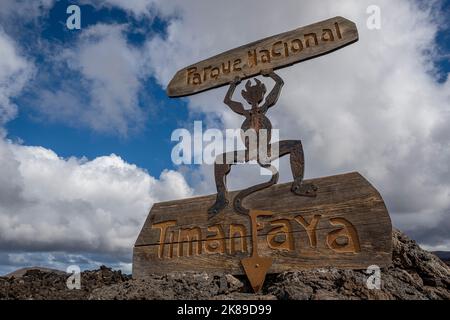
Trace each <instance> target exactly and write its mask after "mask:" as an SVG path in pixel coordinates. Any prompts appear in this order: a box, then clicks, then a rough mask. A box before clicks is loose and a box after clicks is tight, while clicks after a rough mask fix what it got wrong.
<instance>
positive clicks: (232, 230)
mask: <svg viewBox="0 0 450 320" xmlns="http://www.w3.org/2000/svg"><path fill="white" fill-rule="evenodd" d="M307 182H312V183H314V184H315V185H316V186H317V187H318V188H319V190H318V195H317V197H316V198H304V197H299V196H296V195H294V194H293V193H292V192H291V191H290V188H291V184H289V183H288V184H282V185H275V186H273V187H271V188H269V189H266V190H263V191H260V192H258V193H256V194H254V195H251V196H250V197H248V198H247V199H245V201H244V202H245V203H244V205H245V206H246V207H247V208H250V209H251V210H257V211H259V212H262V213H264V216H263V215H261V216H260V217H257V222H258V224H259V230H258V232H257V236H258V243H257V246H258V252H259V255H260V256H262V257H271V258H273V264H272V267H271V269H270V270H269V273H278V272H283V271H293V270H301V269H311V268H321V267H329V266H332V267H338V268H345V269H366V268H367V267H368V266H370V265H378V266H380V267H385V266H388V265H389V264H390V263H391V259H392V257H391V255H392V243H391V242H392V235H391V234H392V225H391V220H390V217H389V214H388V212H387V210H386V207H385V204H384V202H383V199H382V197H381V196H380V194H379V193H378V191H377V190H376V189H375V188H374V187H373V186H372V185H371V184H370V183H369V182H368V181H367V180H366V179H364V178H363V177H362V176H361V175H360V174H358V173H350V174H345V175H339V176H333V177H326V178H320V179H314V180H310V181H307ZM236 194H237V192H231V193H230V194H229V195H228V197H229V199H230V200H232V199H233V197H234V196H235V195H236ZM214 200H215V196H214V195H212V196H205V197H199V198H192V199H185V200H179V201H171V202H164V203H158V204H155V205H154V206H153V208H152V209H151V211H150V214H149V216H148V218H147V220H146V221H145V224H144V226H143V228H142V231H141V233H140V234H139V237H138V239H137V241H136V243H135V247H134V252H133V277H135V278H143V277H146V276H147V275H149V274H166V273H168V272H171V271H179V272H203V271H206V272H211V273H215V272H227V273H231V274H243V273H244V272H243V268H242V265H241V260H242V259H243V258H247V257H249V256H250V255H251V253H252V243H251V242H252V241H251V229H250V228H251V221H250V217H249V216H244V215H239V214H237V213H235V212H234V211H233V209H232V206H229V207H228V208H226V209H225V210H224V211H223V212H222V213H220V214H219V215H217V216H216V217H214V218H213V219H210V220H208V214H207V209H208V207H210V206H211V205H212V204H213V203H214ZM231 202H232V201H231Z"/></svg>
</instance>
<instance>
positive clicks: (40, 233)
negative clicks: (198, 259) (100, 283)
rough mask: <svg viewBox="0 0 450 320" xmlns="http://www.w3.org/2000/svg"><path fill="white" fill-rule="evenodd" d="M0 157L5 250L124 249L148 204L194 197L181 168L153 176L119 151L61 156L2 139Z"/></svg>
mask: <svg viewBox="0 0 450 320" xmlns="http://www.w3.org/2000/svg"><path fill="white" fill-rule="evenodd" d="M0 163H2V167H1V169H0V170H1V174H0V180H1V181H0V182H1V183H0V186H1V189H0V194H1V195H2V199H1V201H0V244H1V247H2V249H3V250H5V249H9V250H10V249H11V248H14V249H15V250H31V251H57V250H62V251H64V250H65V251H66V252H70V251H72V252H96V253H103V254H105V253H110V254H111V253H121V254H123V253H128V252H130V250H131V248H132V246H133V244H134V241H135V240H136V237H137V235H138V233H139V230H140V228H141V227H142V223H143V221H144V220H145V218H146V216H147V214H148V211H149V209H150V207H151V206H152V204H153V203H155V202H159V201H162V200H169V199H177V198H184V197H189V196H190V195H192V190H191V189H190V188H189V186H188V185H187V183H186V181H185V180H184V178H183V176H182V175H181V174H180V173H177V172H173V171H164V172H163V173H162V174H161V176H160V177H159V179H157V178H154V177H152V176H150V175H149V174H148V173H147V172H145V171H144V170H142V169H140V168H138V167H136V166H135V165H132V164H128V163H126V162H125V161H124V160H122V159H121V158H120V157H118V156H116V155H110V156H104V157H99V158H96V159H94V160H91V161H87V160H85V159H75V158H70V159H62V158H60V157H58V156H57V155H56V154H55V153H54V152H53V151H51V150H48V149H45V148H42V147H29V146H22V145H17V144H13V143H8V142H4V141H2V142H0ZM9 195H12V197H9ZM3 198H5V199H3Z"/></svg>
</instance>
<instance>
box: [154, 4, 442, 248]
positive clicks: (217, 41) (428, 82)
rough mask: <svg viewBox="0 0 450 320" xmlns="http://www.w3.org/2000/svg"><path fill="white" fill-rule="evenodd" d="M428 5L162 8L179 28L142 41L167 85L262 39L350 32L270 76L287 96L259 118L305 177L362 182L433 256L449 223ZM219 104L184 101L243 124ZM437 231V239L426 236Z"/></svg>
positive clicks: (205, 98) (205, 99)
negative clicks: (306, 31) (298, 143)
mask: <svg viewBox="0 0 450 320" xmlns="http://www.w3.org/2000/svg"><path fill="white" fill-rule="evenodd" d="M371 4H377V5H379V6H380V7H381V14H382V29H381V30H379V31H370V30H368V29H367V28H366V19H367V18H368V15H367V14H366V8H367V7H368V6H369V5H371ZM435 4H436V3H435V2H431V4H430V3H428V4H422V7H419V6H418V5H417V4H416V3H414V2H412V1H406V0H405V1H395V2H394V1H376V3H374V2H373V1H360V0H358V1H320V2H318V1H283V2H282V3H280V2H273V1H245V2H242V1H239V2H238V1H226V2H220V3H219V2H214V1H206V0H205V1H167V2H161V3H159V5H160V6H161V7H162V8H164V10H166V11H170V10H173V11H174V12H175V11H177V12H179V13H180V15H179V18H178V19H174V20H173V21H171V22H170V24H169V27H168V30H167V31H168V33H167V36H165V37H164V38H163V37H156V38H154V39H151V40H150V41H149V42H148V44H147V51H146V52H147V53H148V59H149V61H150V65H151V68H152V70H153V72H154V73H155V75H156V77H157V79H158V81H159V82H160V83H161V84H162V85H164V86H165V85H166V84H167V83H168V81H169V80H170V78H171V76H172V75H173V74H175V72H176V71H177V70H178V69H180V68H182V67H185V66H187V65H189V64H192V63H194V62H197V61H200V60H202V59H204V58H208V57H210V56H212V55H214V54H217V53H219V52H222V51H224V50H227V49H231V48H234V47H237V46H239V45H242V44H245V43H247V42H250V41H254V40H257V39H260V38H262V37H264V36H269V35H272V34H276V33H279V32H282V31H286V30H291V29H294V28H296V27H298V26H302V25H307V24H309V23H313V22H316V21H320V20H323V19H326V18H329V17H333V16H337V15H341V16H344V17H347V18H349V19H351V20H353V21H355V22H356V23H357V25H358V27H359V31H360V41H359V42H358V43H356V44H353V45H351V46H349V47H347V48H345V49H342V50H340V51H337V52H334V53H333V54H331V55H327V56H324V57H320V58H318V59H314V60H310V61H307V62H304V63H302V64H299V65H296V66H294V67H291V68H288V69H284V70H280V71H279V73H280V75H281V76H282V77H283V78H284V79H285V82H286V85H285V87H284V89H283V92H282V95H281V99H280V102H279V104H278V106H276V107H275V108H274V109H273V110H271V111H270V114H269V116H270V117H271V119H272V122H273V124H274V127H275V128H281V132H280V134H281V137H282V138H290V139H298V138H301V139H302V141H303V145H304V148H305V152H306V158H307V159H306V161H307V163H306V165H307V176H309V177H312V176H323V175H330V174H335V173H342V172H346V171H360V172H362V173H363V174H364V175H365V176H366V177H368V178H369V179H370V181H371V182H373V183H374V184H375V185H376V186H377V188H378V189H379V190H380V192H381V193H382V195H383V196H384V198H385V200H386V202H387V204H388V207H389V209H390V211H391V214H392V216H393V219H394V222H395V223H396V225H397V226H398V227H400V228H403V229H405V230H406V231H409V232H410V233H411V234H412V235H413V236H415V235H416V236H417V237H418V238H419V239H418V240H420V241H422V242H423V243H428V244H432V245H439V244H440V243H444V242H445V241H446V240H445V239H448V238H449V235H448V230H447V233H445V232H444V230H439V229H440V226H442V225H448V222H449V221H450V167H449V166H448V163H449V162H450V144H449V137H450V132H449V130H448V123H449V122H450V121H449V120H450V116H449V108H448V101H449V96H450V94H449V88H450V83H449V81H447V83H445V84H439V83H437V82H436V81H435V79H434V78H433V75H432V74H433V68H432V64H431V58H432V57H433V54H434V52H435V50H436V44H435V42H434V40H435V35H436V32H437V29H438V26H437V25H436V21H438V20H437V19H435V16H434V14H436V11H433V10H430V7H431V6H432V5H435ZM237 92H239V90H237ZM224 93H225V89H223V88H222V89H219V90H215V91H214V92H208V93H204V94H201V95H198V96H195V97H191V98H189V101H190V108H191V110H192V111H195V112H198V111H200V112H203V113H206V114H217V115H219V116H218V117H217V118H219V119H222V121H223V124H224V126H225V127H229V128H234V127H239V126H240V124H241V122H242V119H239V118H238V117H236V116H234V115H230V111H229V110H228V109H227V108H226V106H225V105H223V104H222V97H223V96H224ZM211 170H212V168H202V169H201V171H200V173H202V172H205V171H207V172H208V173H207V175H210V173H209V171H211ZM237 171H239V173H238V174H236V172H237ZM286 171H288V170H286ZM234 172H235V173H232V174H231V180H233V179H235V180H237V181H249V178H248V177H249V175H248V174H247V175H245V174H243V172H242V171H240V170H236V171H234ZM255 172H256V171H253V174H255ZM287 176H288V175H287V174H285V175H284V177H285V179H284V180H286V179H287ZM208 179H211V178H210V177H208ZM203 187H204V186H203ZM424 230H425V231H424ZM422 231H424V232H422ZM438 231H439V234H440V237H433V238H432V237H431V236H430V234H433V233H436V232H438ZM447 243H448V242H447ZM448 249H449V250H450V247H449V248H448Z"/></svg>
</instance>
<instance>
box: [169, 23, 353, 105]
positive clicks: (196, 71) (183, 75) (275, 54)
mask: <svg viewBox="0 0 450 320" xmlns="http://www.w3.org/2000/svg"><path fill="white" fill-rule="evenodd" d="M356 41H358V30H357V28H356V25H355V23H353V22H352V21H350V20H347V19H345V18H342V17H335V18H332V19H328V20H325V21H322V22H318V23H314V24H312V25H309V26H306V27H302V28H298V29H296V30H293V31H289V32H285V33H281V34H279V35H276V36H272V37H269V38H265V39H262V40H259V41H256V42H253V43H250V44H248V45H245V46H242V47H239V48H236V49H233V50H230V51H227V52H224V53H222V54H219V55H217V56H215V57H212V58H210V59H207V60H204V61H202V62H199V63H196V64H194V65H191V66H189V67H187V68H184V69H182V70H180V71H178V72H177V74H176V75H175V76H174V78H173V79H172V81H171V82H170V83H169V86H168V88H167V95H168V96H169V97H182V96H187V95H191V94H195V93H199V92H202V91H205V90H208V89H212V88H216V87H219V86H222V85H226V84H229V83H230V82H231V81H233V79H235V78H236V77H239V78H241V79H246V78H249V77H252V76H255V75H259V74H260V72H261V71H262V70H265V69H273V70H275V69H279V68H283V67H287V66H290V65H292V64H295V63H298V62H301V61H305V60H307V59H311V58H314V57H318V56H320V55H323V54H327V53H330V52H332V51H334V50H337V49H339V48H342V47H344V46H347V45H349V44H352V43H354V42H356Z"/></svg>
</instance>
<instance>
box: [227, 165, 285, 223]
mask: <svg viewBox="0 0 450 320" xmlns="http://www.w3.org/2000/svg"><path fill="white" fill-rule="evenodd" d="M260 165H261V166H262V167H264V168H266V169H268V170H270V171H272V178H271V179H270V181H268V182H265V183H261V184H257V185H256V186H253V187H250V188H248V189H245V190H242V191H241V192H239V193H238V194H237V195H236V196H235V197H234V201H233V207H234V210H235V211H236V212H238V213H240V214H244V215H247V214H248V213H249V212H250V210H248V209H247V208H244V207H243V206H242V202H243V201H244V198H246V197H248V196H249V195H251V194H253V193H255V192H258V191H260V190H263V189H266V188H269V187H271V186H273V185H274V184H276V183H277V182H278V179H279V177H280V174H279V172H278V170H277V168H275V167H274V166H272V165H271V164H269V165H262V164H260Z"/></svg>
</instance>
